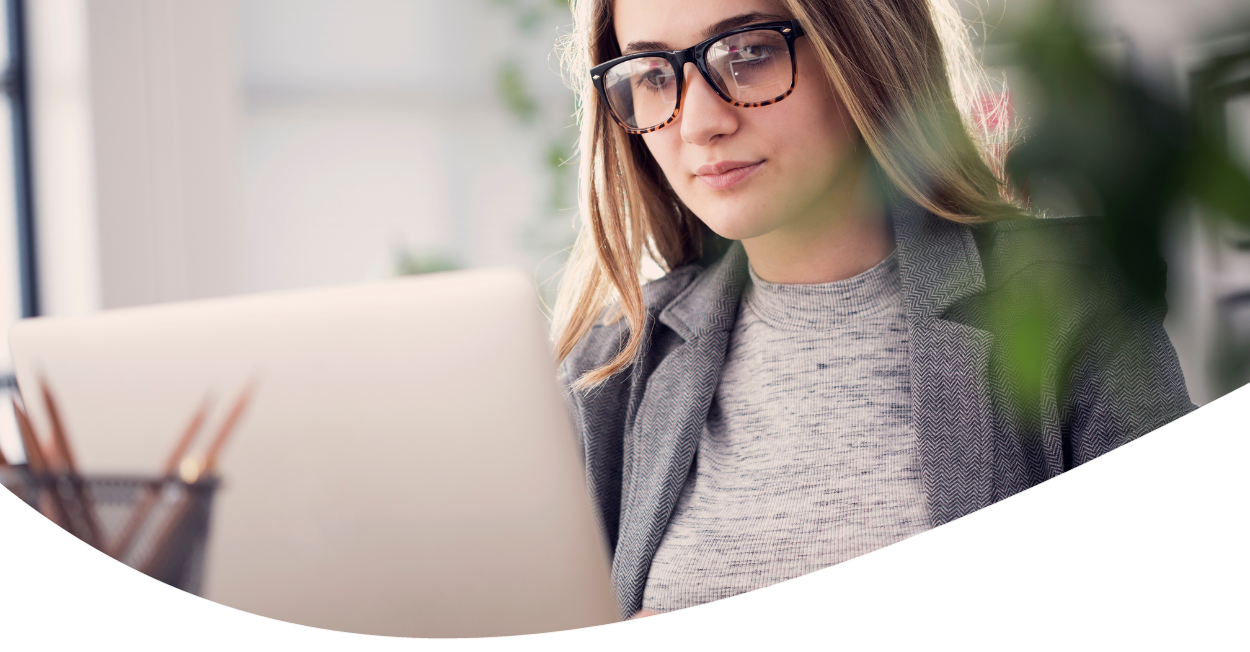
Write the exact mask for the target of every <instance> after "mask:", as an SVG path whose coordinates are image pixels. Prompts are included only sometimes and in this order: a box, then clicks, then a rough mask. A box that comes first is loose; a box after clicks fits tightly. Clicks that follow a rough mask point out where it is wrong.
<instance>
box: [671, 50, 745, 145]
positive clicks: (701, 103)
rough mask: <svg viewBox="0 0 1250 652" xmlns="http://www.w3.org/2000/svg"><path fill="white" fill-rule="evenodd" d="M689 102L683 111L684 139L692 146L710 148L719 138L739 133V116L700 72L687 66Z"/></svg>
mask: <svg viewBox="0 0 1250 652" xmlns="http://www.w3.org/2000/svg"><path fill="white" fill-rule="evenodd" d="M682 73H683V76H684V77H685V78H686V88H685V89H684V93H685V96H686V97H685V98H683V101H682V107H681V138H682V140H684V141H686V142H687V143H690V144H691V145H700V146H702V145H708V144H710V143H711V142H712V140H713V139H715V138H716V137H717V136H724V135H727V134H732V133H733V132H735V131H737V130H738V114H737V113H736V112H735V111H734V108H733V107H732V106H730V104H729V103H728V102H726V101H725V100H723V99H721V98H720V96H719V95H717V94H716V91H715V90H713V89H712V87H711V86H709V85H708V83H707V80H706V79H704V78H703V75H701V74H699V69H698V68H696V67H695V65H694V64H693V63H687V64H686V67H685V69H684V70H683V71H682Z"/></svg>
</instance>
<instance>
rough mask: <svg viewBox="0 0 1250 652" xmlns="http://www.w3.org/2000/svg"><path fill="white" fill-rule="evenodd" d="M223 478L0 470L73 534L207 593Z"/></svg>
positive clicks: (10, 485)
mask: <svg viewBox="0 0 1250 652" xmlns="http://www.w3.org/2000/svg"><path fill="white" fill-rule="evenodd" d="M219 483H220V481H219V479H218V478H216V477H206V478H200V479H198V480H197V481H196V482H194V483H187V482H183V481H182V480H180V479H178V478H174V477H170V478H157V477H150V476H126V475H86V476H83V475H72V474H66V473H55V474H47V473H40V474H36V473H31V472H30V471H29V470H28V469H26V468H25V467H24V466H11V467H6V468H0V484H3V485H4V486H5V488H7V489H8V490H9V491H11V492H13V493H14V494H15V495H17V496H18V497H19V498H21V499H22V500H24V501H25V502H26V504H28V505H30V506H31V507H32V508H34V509H36V510H38V511H40V512H42V513H43V514H44V515H45V516H47V517H48V518H50V519H52V521H53V522H55V523H57V525H60V526H61V527H62V528H64V529H65V530H67V531H69V532H70V533H71V534H73V535H75V536H77V537H78V538H80V539H82V540H83V541H85V542H87V543H88V544H90V545H92V546H94V547H96V548H98V549H99V550H101V551H103V552H105V553H106V554H108V555H110V556H112V557H114V558H115V559H118V560H119V561H121V562H122V563H125V564H126V565H128V566H131V567H132V568H135V569H137V570H139V571H142V572H143V573H146V574H147V575H150V576H151V577H153V578H155V579H158V580H160V581H162V582H164V583H166V584H168V585H170V586H173V587H176V588H179V589H182V590H184V591H187V592H188V593H193V594H195V595H199V594H200V588H201V582H202V580H203V575H204V551H205V546H206V544H207V542H208V528H209V517H210V515H211V512H212V502H213V495H214V493H215V491H216V489H217V486H218V484H219Z"/></svg>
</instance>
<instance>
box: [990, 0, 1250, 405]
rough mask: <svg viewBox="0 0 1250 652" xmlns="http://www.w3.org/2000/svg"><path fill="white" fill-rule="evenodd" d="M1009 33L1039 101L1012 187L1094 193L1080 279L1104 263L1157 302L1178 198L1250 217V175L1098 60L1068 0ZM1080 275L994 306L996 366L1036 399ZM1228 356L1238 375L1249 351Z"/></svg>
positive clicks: (1013, 168)
mask: <svg viewBox="0 0 1250 652" xmlns="http://www.w3.org/2000/svg"><path fill="white" fill-rule="evenodd" d="M1009 40H1010V41H1011V42H1012V43H1013V45H1014V47H1015V52H1016V63H1017V64H1019V65H1021V66H1022V67H1023V69H1024V70H1025V71H1027V74H1028V75H1029V76H1030V77H1031V78H1032V81H1033V82H1034V83H1035V84H1036V86H1037V89H1038V90H1040V92H1041V95H1042V97H1044V104H1045V110H1043V111H1042V112H1041V114H1040V116H1038V118H1037V119H1036V121H1035V122H1034V124H1032V125H1030V126H1029V127H1030V128H1029V135H1028V138H1027V139H1026V140H1025V141H1024V142H1023V143H1022V144H1020V145H1019V146H1017V147H1016V148H1015V149H1014V150H1013V152H1012V153H1011V154H1010V156H1009V157H1008V160H1007V170H1008V174H1009V176H1010V177H1011V179H1012V180H1013V182H1015V183H1016V184H1018V186H1019V187H1027V183H1028V179H1029V178H1030V177H1035V178H1040V177H1050V178H1061V179H1066V180H1068V181H1070V182H1071V183H1072V184H1073V185H1074V186H1076V187H1077V188H1078V190H1079V191H1081V192H1093V193H1094V194H1095V195H1096V199H1097V203H1098V204H1099V205H1100V206H1101V207H1102V208H1103V213H1104V214H1103V216H1102V217H1101V219H1098V220H1096V221H1095V222H1094V223H1095V224H1096V225H1097V226H1096V229H1095V230H1096V233H1097V237H1096V241H1095V242H1094V243H1091V245H1092V248H1090V249H1089V250H1088V251H1086V252H1085V255H1086V256H1087V259H1088V260H1090V261H1091V265H1090V268H1089V269H1090V272H1089V273H1090V274H1091V278H1089V279H1088V281H1089V282H1097V279H1094V278H1092V276H1093V275H1098V274H1101V272H1100V271H1099V268H1098V266H1097V265H1096V264H1093V263H1095V262H1099V261H1101V262H1105V263H1106V264H1109V265H1110V266H1112V267H1113V268H1117V269H1118V274H1117V276H1118V277H1119V278H1123V279H1124V280H1126V281H1127V284H1128V285H1129V286H1130V287H1129V288H1128V289H1129V291H1131V292H1133V293H1136V294H1137V295H1138V296H1139V297H1140V299H1141V300H1143V301H1144V302H1145V303H1146V304H1147V305H1149V306H1152V307H1154V308H1159V309H1165V308H1166V302H1165V296H1164V295H1165V289H1166V284H1167V270H1166V265H1165V263H1164V262H1163V254H1164V251H1163V249H1164V238H1165V233H1166V229H1167V227H1168V224H1169V222H1170V220H1171V218H1172V217H1173V216H1174V215H1176V213H1177V209H1178V207H1180V206H1183V205H1185V204H1186V203H1192V202H1196V203H1197V204H1198V205H1200V206H1201V207H1202V208H1203V209H1204V212H1206V213H1208V214H1211V215H1218V216H1221V218H1222V219H1227V220H1231V221H1233V222H1236V223H1239V224H1243V225H1250V178H1247V176H1246V174H1245V172H1244V171H1243V170H1242V169H1241V168H1240V167H1239V166H1238V165H1237V164H1236V163H1235V162H1234V161H1233V160H1232V158H1231V156H1230V155H1229V152H1228V151H1227V148H1226V146H1225V143H1224V141H1223V140H1222V138H1217V137H1216V136H1217V135H1216V134H1214V133H1213V132H1212V130H1211V129H1209V128H1207V127H1206V126H1205V125H1204V124H1203V123H1202V121H1201V120H1199V119H1198V116H1197V115H1196V114H1195V113H1194V112H1193V111H1192V110H1189V109H1185V108H1182V107H1180V106H1178V105H1177V104H1175V103H1172V102H1169V101H1167V100H1165V99H1163V98H1161V97H1160V96H1159V95H1158V94H1157V93H1156V92H1155V91H1154V90H1153V89H1152V88H1151V87H1150V86H1149V85H1148V84H1147V83H1146V82H1145V81H1144V80H1143V79H1141V78H1140V77H1138V76H1137V75H1135V74H1134V72H1133V69H1132V67H1131V66H1129V67H1126V69H1125V70H1123V71H1117V70H1114V69H1112V67H1111V66H1109V65H1108V64H1107V63H1106V62H1105V61H1104V60H1103V59H1100V58H1099V57H1098V56H1097V55H1096V49H1095V47H1094V46H1093V41H1092V39H1091V35H1090V33H1089V31H1088V29H1087V28H1086V26H1085V23H1084V21H1083V18H1082V16H1081V14H1080V13H1079V11H1078V8H1077V5H1076V4H1075V3H1072V2H1065V1H1061V0H1048V1H1046V2H1043V3H1041V4H1040V5H1039V6H1038V7H1037V11H1036V12H1035V14H1034V15H1033V16H1032V18H1031V19H1030V20H1028V21H1026V22H1025V23H1024V24H1022V25H1020V26H1019V27H1018V28H1017V29H1016V30H1015V31H1014V32H1013V33H1012V35H1011V38H1010V39H1009ZM1229 65H1232V64H1229ZM1043 246H1046V245H1043ZM1053 246H1077V245H1075V243H1054V244H1053ZM1085 280H1086V279H1065V280H1062V281H1055V282H1053V283H1052V284H1051V285H1049V286H1047V287H1040V288H1038V289H1037V295H1036V297H1037V300H1036V301H1034V302H1033V303H1032V304H1029V305H1008V304H1011V302H1012V299H1010V298H1005V299H1003V300H1002V301H1000V305H999V306H998V308H997V311H998V312H1001V313H1003V314H1010V315H1012V317H1011V319H1013V321H1014V325H1013V327H1012V328H1011V329H1008V334H1007V336H1006V338H1005V339H1006V340H1007V341H1006V342H1005V343H1004V347H1003V354H1004V355H1005V356H1006V361H1005V364H1004V368H1005V369H1006V370H1007V371H1008V373H1009V374H1011V375H1013V376H1014V378H1013V379H1012V380H1013V381H1014V382H1015V383H1016V384H1017V385H1018V386H1019V387H1020V388H1021V389H1022V390H1024V391H1023V393H1024V394H1025V395H1031V396H1036V395H1037V393H1036V390H1037V389H1039V388H1040V384H1041V383H1042V382H1044V379H1043V378H1042V376H1041V374H1042V369H1041V366H1042V364H1043V362H1042V361H1043V360H1045V353H1046V352H1045V350H1044V347H1045V346H1046V344H1047V343H1046V341H1045V340H1044V338H1043V337H1041V333H1042V332H1044V331H1045V330H1046V327H1047V326H1049V327H1050V328H1054V327H1056V326H1058V325H1057V324H1055V323H1054V320H1055V319H1056V316H1055V315H1053V314H1051V313H1050V311H1049V310H1048V308H1047V306H1048V305H1057V304H1052V300H1053V299H1055V298H1058V297H1062V296H1065V294H1070V293H1071V292H1072V291H1073V289H1074V288H1072V287H1065V286H1064V285H1065V284H1069V283H1081V282H1085ZM1107 336H1108V337H1114V336H1115V334H1114V333H1109V334H1108V335H1107ZM1230 353H1234V354H1235V355H1240V356H1241V359H1240V360H1238V361H1236V362H1235V363H1234V364H1231V365H1230V366H1229V373H1233V374H1234V375H1235V374H1236V373H1244V371H1245V368H1246V357H1245V355H1246V354H1245V353H1244V352H1242V353H1237V352H1230ZM1234 367H1235V368H1236V369H1240V370H1241V371H1240V372H1237V371H1236V370H1235V369H1233V368H1234ZM1122 372H1125V373H1131V369H1126V370H1122ZM1060 375H1061V376H1065V375H1066V371H1063V370H1061V372H1060ZM1025 407H1026V408H1030V409H1036V407H1037V406H1025Z"/></svg>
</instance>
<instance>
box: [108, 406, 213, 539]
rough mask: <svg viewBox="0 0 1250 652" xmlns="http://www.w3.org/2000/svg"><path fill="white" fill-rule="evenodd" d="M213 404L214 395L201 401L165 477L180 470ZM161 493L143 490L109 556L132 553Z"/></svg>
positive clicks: (147, 489)
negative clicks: (140, 531) (180, 463)
mask: <svg viewBox="0 0 1250 652" xmlns="http://www.w3.org/2000/svg"><path fill="white" fill-rule="evenodd" d="M211 405H212V396H211V395H206V396H205V397H204V400H203V401H202V402H201V403H200V407H199V409H198V410H196V412H195V415H194V416H192V417H191V423H189V424H187V427H186V429H185V430H183V432H182V437H180V438H179V439H178V441H177V443H175V444H174V450H173V451H172V452H170V454H169V459H168V460H166V462H165V468H164V469H163V472H162V474H161V477H163V478H169V477H171V476H173V475H174V472H175V471H177V470H178V463H179V462H181V461H182V458H183V456H184V455H186V454H187V449H188V448H190V447H191V443H192V442H193V441H195V436H196V435H197V434H199V432H200V429H201V428H202V427H203V426H204V420H205V419H206V418H207V417H208V409H209V407H210V406H211ZM158 496H159V494H158V493H157V491H156V488H155V487H153V486H148V487H147V488H145V489H144V490H143V495H142V497H141V498H140V499H139V503H138V506H137V507H135V511H134V512H132V513H131V515H130V520H129V521H127V523H126V526H125V527H124V528H123V529H122V532H121V536H120V537H118V539H117V542H116V543H115V544H114V545H113V546H112V547H111V548H110V550H111V552H109V556H111V557H113V558H114V559H117V560H123V559H124V558H125V557H126V555H128V554H130V547H131V546H132V545H133V544H134V539H135V535H137V534H138V533H139V528H141V527H142V526H143V523H144V522H146V521H147V520H148V515H149V514H151V512H152V508H153V507H155V506H156V499H157V497H158Z"/></svg>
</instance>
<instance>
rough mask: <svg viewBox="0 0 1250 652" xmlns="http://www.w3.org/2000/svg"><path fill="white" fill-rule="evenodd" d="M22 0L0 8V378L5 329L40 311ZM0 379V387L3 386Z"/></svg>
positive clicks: (5, 358)
mask: <svg viewBox="0 0 1250 652" xmlns="http://www.w3.org/2000/svg"><path fill="white" fill-rule="evenodd" d="M23 5H24V2H23V1H22V0H6V2H5V3H4V10H3V12H0V21H2V22H3V24H2V25H0V70H3V71H4V72H3V77H2V79H3V90H4V93H3V97H2V98H0V340H2V341H3V342H4V346H3V347H0V379H6V380H7V378H8V377H9V375H10V371H11V364H12V363H11V360H10V357H9V347H8V331H9V327H10V326H11V325H12V324H13V322H15V321H17V320H18V319H19V318H21V317H27V316H33V315H36V314H38V313H39V305H38V296H37V293H36V286H35V261H34V252H35V246H34V245H35V243H34V228H33V227H34V221H33V211H32V206H31V199H30V197H31V193H30V166H29V162H30V157H29V131H28V129H27V112H26V109H27V101H26V70H25V69H26V67H25V57H24V56H23V53H24V46H25V34H24V31H25V30H24V24H23ZM5 384H7V382H6V381H5V380H0V385H5Z"/></svg>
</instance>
